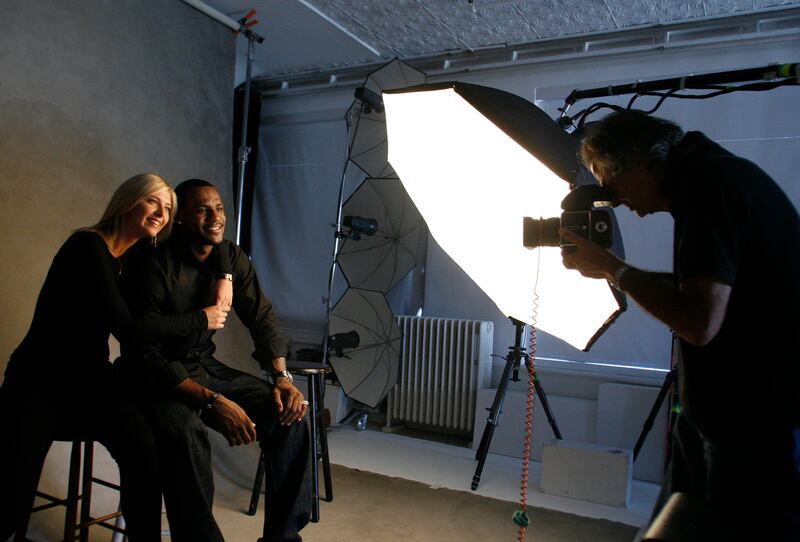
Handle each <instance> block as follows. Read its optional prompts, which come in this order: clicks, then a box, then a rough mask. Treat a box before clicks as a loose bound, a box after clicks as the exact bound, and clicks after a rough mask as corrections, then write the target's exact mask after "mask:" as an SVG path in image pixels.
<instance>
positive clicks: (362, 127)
mask: <svg viewBox="0 0 800 542" xmlns="http://www.w3.org/2000/svg"><path fill="white" fill-rule="evenodd" d="M424 82H425V74H424V73H422V72H421V71H419V70H417V69H415V68H412V67H411V66H409V65H408V64H406V63H405V62H402V61H400V60H397V59H394V60H392V61H391V62H389V63H388V64H386V65H385V66H383V67H381V68H380V69H378V70H376V71H374V72H372V73H371V74H370V75H369V76H368V77H367V80H366V82H365V83H364V87H363V89H359V90H361V99H360V100H357V101H356V102H355V103H353V105H352V106H351V109H350V115H351V118H354V119H355V121H354V127H353V128H354V129H353V139H352V141H351V142H350V155H349V158H350V160H352V162H353V163H354V164H356V165H357V166H358V167H360V168H361V169H362V170H363V171H364V172H365V173H366V174H367V175H368V176H370V177H375V178H393V177H394V178H396V175H395V173H394V169H392V166H390V165H389V162H388V161H387V157H386V153H387V148H386V117H385V115H384V113H383V106H382V104H381V103H380V100H381V92H383V91H384V90H391V89H398V88H407V87H411V86H414V85H421V84H422V83H424Z"/></svg>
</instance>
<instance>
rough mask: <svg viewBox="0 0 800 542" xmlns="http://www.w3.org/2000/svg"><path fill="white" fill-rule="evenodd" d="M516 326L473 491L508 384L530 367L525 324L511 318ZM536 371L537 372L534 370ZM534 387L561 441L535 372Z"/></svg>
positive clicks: (480, 452) (477, 456) (483, 440)
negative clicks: (522, 369) (524, 367)
mask: <svg viewBox="0 0 800 542" xmlns="http://www.w3.org/2000/svg"><path fill="white" fill-rule="evenodd" d="M509 319H510V320H511V322H512V323H513V324H514V328H515V330H514V346H510V347H509V348H508V355H507V356H506V358H505V360H506V365H505V367H504V368H503V376H502V377H500V385H499V386H498V388H497V392H496V393H495V395H494V401H493V402H492V407H491V408H490V409H489V418H488V419H487V420H486V427H485V428H484V430H483V436H482V437H481V443H480V445H479V446H478V451H477V453H476V454H475V459H477V460H478V466H477V467H476V469H475V474H474V475H473V476H472V490H473V491H474V490H476V489H478V484H480V483H481V472H483V465H484V463H486V455H487V454H488V453H489V446H490V445H491V443H492V436H493V435H494V429H495V427H497V426H498V424H499V423H500V415H501V414H502V413H503V401H505V398H506V393H508V382H509V381H514V382H519V364H520V363H521V362H524V363H525V366H526V367H529V366H530V363H531V361H530V360H529V359H528V356H527V354H526V352H525V348H524V347H523V346H522V333H523V331H524V329H525V323H524V322H520V321H519V320H516V319H514V318H509ZM534 371H535V370H534ZM533 385H534V387H535V389H536V395H538V396H539V402H540V403H541V405H542V408H543V409H544V412H545V414H546V415H547V421H548V422H549V423H550V427H551V428H552V429H553V434H554V435H555V437H556V438H557V439H559V440H561V431H559V429H558V424H557V423H556V419H555V418H554V417H553V412H552V411H551V410H550V404H549V403H548V402H547V395H545V393H544V389H543V388H542V385H541V384H540V383H539V379H538V378H537V377H536V375H535V372H534V380H533Z"/></svg>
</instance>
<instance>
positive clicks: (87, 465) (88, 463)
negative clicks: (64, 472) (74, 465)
mask: <svg viewBox="0 0 800 542" xmlns="http://www.w3.org/2000/svg"><path fill="white" fill-rule="evenodd" d="M93 468H94V442H93V441H90V440H88V441H86V442H85V443H84V445H83V484H82V486H83V487H82V490H81V523H80V542H88V540H89V526H88V525H87V523H88V522H89V521H91V517H92V509H91V508H92V472H93Z"/></svg>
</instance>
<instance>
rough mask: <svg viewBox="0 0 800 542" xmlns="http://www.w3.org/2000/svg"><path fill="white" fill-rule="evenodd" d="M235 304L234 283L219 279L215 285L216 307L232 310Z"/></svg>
mask: <svg viewBox="0 0 800 542" xmlns="http://www.w3.org/2000/svg"><path fill="white" fill-rule="evenodd" d="M232 304H233V281H230V280H228V279H217V281H216V282H215V283H214V305H222V306H223V307H228V309H230V308H231V305H232Z"/></svg>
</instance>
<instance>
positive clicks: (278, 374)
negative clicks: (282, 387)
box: [272, 370, 294, 384]
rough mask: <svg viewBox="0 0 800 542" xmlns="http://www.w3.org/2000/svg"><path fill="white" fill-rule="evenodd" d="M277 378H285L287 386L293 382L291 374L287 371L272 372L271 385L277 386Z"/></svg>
mask: <svg viewBox="0 0 800 542" xmlns="http://www.w3.org/2000/svg"><path fill="white" fill-rule="evenodd" d="M279 378H285V379H286V380H288V381H289V384H291V383H293V382H294V378H292V373H290V372H289V371H286V370H283V371H273V373H272V383H273V384H277V383H278V379H279Z"/></svg>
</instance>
